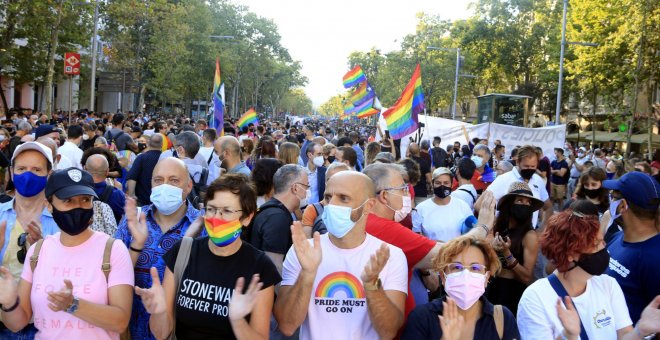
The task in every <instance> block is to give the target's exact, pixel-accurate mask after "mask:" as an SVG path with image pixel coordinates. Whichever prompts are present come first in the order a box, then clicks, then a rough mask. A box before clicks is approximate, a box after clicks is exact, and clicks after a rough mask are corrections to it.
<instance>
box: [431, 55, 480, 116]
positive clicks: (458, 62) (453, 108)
mask: <svg viewBox="0 0 660 340" xmlns="http://www.w3.org/2000/svg"><path fill="white" fill-rule="evenodd" d="M427 49H429V50H438V51H453V50H456V73H455V75H454V98H453V99H452V104H451V119H454V120H455V119H456V98H457V96H458V77H464V78H477V76H475V75H472V74H458V71H459V70H460V68H461V48H460V47H456V48H445V47H435V46H428V47H427Z"/></svg>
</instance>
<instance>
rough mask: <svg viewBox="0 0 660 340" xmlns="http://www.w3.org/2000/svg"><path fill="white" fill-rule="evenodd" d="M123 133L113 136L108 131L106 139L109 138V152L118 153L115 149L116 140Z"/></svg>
mask: <svg viewBox="0 0 660 340" xmlns="http://www.w3.org/2000/svg"><path fill="white" fill-rule="evenodd" d="M124 133H125V132H124V131H120V132H119V134H117V135H116V136H113V135H112V132H110V131H108V137H110V138H108V145H109V149H110V151H112V152H114V153H117V151H119V149H118V148H117V138H119V137H121V136H122V135H123V134H124Z"/></svg>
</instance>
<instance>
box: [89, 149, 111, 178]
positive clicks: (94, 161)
mask: <svg viewBox="0 0 660 340" xmlns="http://www.w3.org/2000/svg"><path fill="white" fill-rule="evenodd" d="M109 168H110V166H109V165H108V160H107V159H106V158H105V156H103V155H99V154H97V155H91V156H89V157H88V158H87V162H85V170H87V172H89V173H90V174H92V177H94V182H95V183H99V182H101V181H104V180H105V178H106V176H107V175H108V169H109Z"/></svg>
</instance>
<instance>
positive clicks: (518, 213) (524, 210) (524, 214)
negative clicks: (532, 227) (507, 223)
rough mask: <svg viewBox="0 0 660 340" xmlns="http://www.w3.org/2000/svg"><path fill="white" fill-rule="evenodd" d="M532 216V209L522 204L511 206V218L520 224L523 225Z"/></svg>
mask: <svg viewBox="0 0 660 340" xmlns="http://www.w3.org/2000/svg"><path fill="white" fill-rule="evenodd" d="M532 214H534V211H532V207H531V206H529V205H524V204H513V205H511V217H513V218H514V219H515V220H516V221H518V222H520V223H525V222H527V221H529V220H530V218H531V217H532Z"/></svg>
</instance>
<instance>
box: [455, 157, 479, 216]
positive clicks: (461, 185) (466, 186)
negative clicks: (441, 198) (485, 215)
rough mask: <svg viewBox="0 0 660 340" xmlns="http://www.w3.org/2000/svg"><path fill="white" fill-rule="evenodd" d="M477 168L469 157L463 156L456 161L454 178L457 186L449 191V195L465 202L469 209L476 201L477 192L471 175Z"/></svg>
mask: <svg viewBox="0 0 660 340" xmlns="http://www.w3.org/2000/svg"><path fill="white" fill-rule="evenodd" d="M476 169H477V167H476V165H475V164H474V162H473V161H472V160H471V159H469V158H463V159H461V160H459V161H458V165H457V166H456V180H457V181H458V188H456V190H454V191H453V192H452V193H451V197H454V198H458V199H460V200H462V201H463V202H465V203H467V205H468V207H470V210H472V209H473V207H474V202H476V201H477V198H478V197H479V194H478V193H477V190H476V189H475V188H474V185H473V184H472V181H471V179H472V176H474V172H475V170H476Z"/></svg>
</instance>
